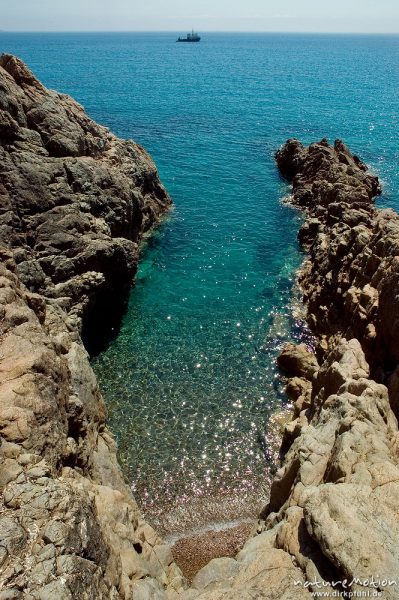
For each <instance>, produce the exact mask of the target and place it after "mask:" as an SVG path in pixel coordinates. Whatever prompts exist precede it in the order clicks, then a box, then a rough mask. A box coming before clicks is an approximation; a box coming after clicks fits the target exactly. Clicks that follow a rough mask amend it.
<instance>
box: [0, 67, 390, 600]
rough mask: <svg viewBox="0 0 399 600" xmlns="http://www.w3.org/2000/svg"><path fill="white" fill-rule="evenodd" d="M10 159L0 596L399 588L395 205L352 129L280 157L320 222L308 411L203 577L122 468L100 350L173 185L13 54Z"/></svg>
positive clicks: (1, 238) (2, 229)
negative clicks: (156, 524)
mask: <svg viewBox="0 0 399 600" xmlns="http://www.w3.org/2000/svg"><path fill="white" fill-rule="evenodd" d="M0 155H1V161H0V197H1V213H0V243H1V249H0V253H1V265H0V269H1V278H0V311H1V316H2V322H1V331H0V333H1V338H0V359H1V363H0V364H1V369H0V424H1V434H2V442H1V453H2V467H1V473H0V484H1V487H2V493H3V496H2V511H1V515H0V563H1V574H0V600H11V599H16V600H18V599H24V600H25V599H26V600H53V599H55V598H56V599H57V600H58V599H60V600H72V599H82V600H98V599H113V600H118V599H120V600H147V599H151V600H178V599H179V598H181V599H182V600H185V599H191V598H192V599H194V598H198V599H200V600H219V599H220V600H222V599H223V600H227V599H231V600H234V599H237V598H241V599H243V600H246V599H248V600H250V599H251V600H253V599H254V598H265V599H266V598H267V599H276V600H277V599H279V600H280V599H282V600H294V599H295V600H296V599H299V598H310V597H312V596H311V593H312V592H314V591H317V590H318V589H320V588H321V587H322V588H323V589H324V590H328V591H330V592H333V591H334V590H335V591H337V590H338V591H340V592H345V591H348V590H349V591H351V592H364V591H369V592H374V591H375V590H376V589H377V590H379V591H381V593H383V597H384V598H387V599H396V598H399V554H398V552H399V551H398V548H399V545H398V541H399V527H398V519H397V498H398V494H399V488H398V486H399V467H398V462H399V450H398V442H399V434H398V424H397V416H398V398H397V396H398V387H399V353H398V350H397V348H398V340H397V339H396V338H397V337H398V335H399V326H398V323H399V314H397V313H399V304H398V301H397V298H398V296H399V290H398V286H399V264H398V261H397V256H398V255H399V247H398V245H399V241H398V240H399V217H398V215H397V214H396V213H395V212H394V211H392V210H381V209H377V208H375V206H374V200H375V197H376V196H377V195H378V194H379V193H380V191H381V188H380V183H379V181H378V179H377V177H376V176H374V175H372V174H370V173H369V171H368V169H367V166H366V165H365V164H363V162H362V161H361V160H360V159H359V158H357V157H356V156H353V155H352V154H351V152H350V151H349V150H348V149H347V148H346V146H345V145H344V144H343V143H342V142H341V141H337V142H335V144H334V145H333V146H332V145H330V144H329V143H328V141H327V140H322V141H321V142H318V143H314V144H311V145H310V146H309V147H306V146H303V145H302V144H301V143H300V142H298V141H296V140H289V141H288V142H287V143H286V144H285V145H284V146H283V147H282V148H281V149H280V150H279V151H278V152H277V154H276V160H277V166H278V168H279V170H280V172H281V174H282V176H283V177H285V178H286V179H288V180H289V181H292V185H293V190H292V196H291V198H290V201H291V203H292V204H293V205H294V206H296V207H298V208H299V209H300V210H302V211H303V216H304V223H303V225H302V227H301V229H300V232H299V240H300V243H301V245H302V248H303V249H304V252H305V253H306V258H305V260H304V263H303V265H302V267H301V269H300V271H299V275H298V285H299V287H300V290H301V293H302V294H303V300H304V307H305V311H306V321H307V324H308V327H309V329H310V332H311V334H312V336H314V348H312V351H310V349H309V346H308V345H306V344H292V343H290V344H287V345H286V346H285V347H284V349H283V351H282V353H281V355H280V357H279V359H278V362H279V366H280V368H281V369H282V371H283V372H284V373H285V375H286V376H287V390H286V391H287V396H288V398H289V399H290V400H291V402H292V404H293V419H292V420H291V421H290V422H289V423H288V424H287V425H286V426H285V429H284V434H283V439H282V445H281V450H280V455H281V466H280V468H279V470H278V472H277V474H276V475H275V477H274V479H273V482H272V485H271V492H270V499H269V501H268V504H267V506H264V507H263V510H262V511H261V514H260V515H259V520H258V522H257V523H256V525H255V526H254V527H253V530H252V532H251V534H250V536H249V539H248V541H247V542H246V544H245V546H244V548H243V549H242V550H241V551H240V552H239V553H238V554H237V556H235V557H233V556H229V557H227V556H225V557H222V558H217V559H215V560H212V561H211V562H210V563H209V564H208V565H207V566H205V567H204V568H203V569H201V570H200V571H199V573H198V574H197V575H196V576H195V578H194V580H193V583H192V585H189V584H188V583H187V581H186V580H185V578H184V576H183V575H182V572H181V570H180V568H179V567H178V566H177V564H176V563H175V561H174V559H173V557H172V554H171V551H170V548H169V546H168V545H167V544H165V543H164V541H163V540H162V538H161V537H160V536H159V535H158V534H157V532H156V531H155V530H154V529H153V528H152V527H151V526H150V525H149V524H148V523H147V522H145V521H144V520H143V518H142V515H141V511H140V510H139V508H138V506H137V504H136V501H135V500H134V498H133V496H132V493H131V490H130V489H129V486H128V485H126V483H125V481H124V479H123V476H122V474H121V469H120V466H119V465H118V462H117V458H116V444H115V442H114V440H113V437H112V435H111V434H110V433H109V431H108V428H107V423H106V409H105V405H104V401H103V398H102V395H101V392H100V389H99V385H98V382H97V380H96V377H95V375H94V373H93V370H92V368H91V365H90V362H89V355H88V353H87V351H89V352H93V351H97V350H98V349H101V348H103V347H104V343H105V342H106V340H107V339H109V337H110V333H111V332H112V330H114V329H115V328H117V327H118V326H119V323H120V320H121V318H122V315H123V312H124V310H125V307H126V301H127V295H128V291H129V289H130V286H131V284H132V281H133V279H134V276H135V273H136V270H137V262H138V247H139V244H140V242H141V240H142V238H143V234H144V233H145V232H146V231H148V230H149V229H150V228H151V227H152V226H153V225H154V224H156V223H157V222H158V221H159V219H160V218H161V216H162V215H164V214H165V212H166V211H167V210H168V208H169V207H170V205H171V201H170V198H169V196H168V194H167V192H166V191H165V189H164V187H163V186H162V184H161V183H160V180H159V177H158V173H157V170H156V167H155V165H154V163H153V161H152V159H151V158H150V157H149V156H148V154H147V153H146V152H145V151H144V150H143V149H142V148H141V147H140V146H138V145H137V144H135V143H134V142H130V141H123V140H120V139H118V138H117V137H115V136H114V135H113V134H112V133H110V132H109V130H107V129H106V128H104V127H101V126H99V125H97V124H96V123H95V122H93V121H92V120H91V119H90V118H89V117H88V116H87V115H86V114H85V112H84V110H83V108H82V107H81V106H80V105H78V104H77V103H76V102H75V101H74V100H72V99H71V98H70V97H68V96H65V95H62V94H58V93H57V92H54V91H50V90H48V89H46V88H45V87H44V86H43V85H42V84H41V83H40V82H39V81H38V80H37V79H36V78H35V76H34V75H33V74H32V73H31V72H30V71H29V69H28V68H27V67H26V66H25V65H24V64H23V63H22V62H21V61H20V60H19V59H17V58H15V57H13V56H11V55H3V56H2V57H1V58H0ZM255 491H256V490H255ZM215 543H217V542H216V541H215Z"/></svg>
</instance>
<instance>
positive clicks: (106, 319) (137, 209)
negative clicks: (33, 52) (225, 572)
mask: <svg viewBox="0 0 399 600" xmlns="http://www.w3.org/2000/svg"><path fill="white" fill-rule="evenodd" d="M169 205H170V199H169V197H168V195H167V194H166V192H165V190H164V188H163V187H162V185H161V184H160V182H159V179H158V175H157V172H156V169H155V166H154V163H153V162H152V160H151V158H150V157H149V156H148V155H147V154H146V152H145V151H144V150H143V149H142V148H140V147H139V146H138V145H137V144H135V143H133V142H125V141H122V140H119V139H118V138H116V137H115V136H113V135H112V134H111V133H110V132H109V131H108V130H107V129H106V128H104V127H100V126H99V125H97V124H96V123H94V122H93V121H92V120H91V119H90V118H89V117H88V116H87V115H86V114H85V112H84V111H83V109H82V108H81V107H80V106H79V105H78V104H77V103H76V102H74V101H73V100H72V99H71V98H69V97H68V96H65V95H61V94H57V93H56V92H53V91H49V90H47V89H46V88H45V87H43V85H41V84H40V83H39V82H38V81H37V79H36V78H35V77H34V76H33V75H32V73H31V72H30V71H29V70H28V69H27V68H26V67H25V65H24V64H23V63H21V62H20V61H19V60H18V59H16V58H14V57H12V56H2V57H1V59H0V210H1V212H0V256H1V266H0V271H1V273H0V313H1V325H0V327H1V331H0V361H1V362H0V427H1V435H2V442H1V449H0V450H1V456H2V458H1V461H2V467H1V472H0V485H1V490H2V508H1V516H0V563H1V574H0V598H1V600H6V599H7V600H9V599H10V600H11V599H19V598H23V599H24V600H25V599H26V600H39V599H40V600H72V599H73V600H78V599H79V600H80V599H82V600H89V599H90V600H100V599H102V598H104V599H105V598H106V599H110V598H112V599H113V600H119V599H124V600H127V599H130V598H132V597H133V595H134V598H135V599H138V600H140V599H141V598H149V597H153V596H151V594H153V595H154V594H156V593H157V591H158V592H159V594H160V595H164V592H163V590H166V589H169V590H181V589H182V582H183V580H182V576H181V573H180V571H179V569H178V568H177V566H176V565H175V564H174V562H173V561H172V557H171V553H170V551H169V548H168V547H167V546H166V545H165V544H163V542H162V540H161V539H160V538H159V537H158V536H157V534H156V533H155V532H154V531H153V529H152V528H151V527H150V526H149V525H148V524H146V523H145V522H144V521H143V520H142V518H141V515H140V513H139V511H138V508H137V505H136V503H135V501H134V499H133V498H132V495H131V493H130V490H129V489H128V488H127V487H126V485H125V484H124V482H123V479H122V476H121V473H120V469H119V466H118V464H117V460H116V448H115V444H114V442H113V439H112V437H111V436H110V434H109V433H108V431H107V428H106V425H105V407H104V402H103V400H102V398H101V394H100V391H99V389H98V385H97V382H96V379H95V377H94V374H93V372H92V370H91V367H90V364H89V360H88V354H87V352H86V350H85V348H84V346H83V344H82V337H83V339H84V341H85V343H86V345H87V347H90V348H91V347H95V346H96V345H97V344H98V343H99V342H100V341H101V339H100V338H98V337H97V338H96V337H94V336H95V335H96V333H98V329H99V328H98V326H96V324H97V323H99V322H100V321H101V328H102V332H104V331H106V328H107V325H108V326H109V327H111V326H113V325H114V324H115V323H116V321H117V317H118V315H119V314H120V311H121V307H122V305H123V301H124V299H125V297H126V292H127V290H128V289H129V287H130V285H131V282H132V279H133V276H134V272H135V268H136V263H137V256H138V249H137V248H138V242H139V240H140V238H141V236H142V234H143V232H144V231H145V230H147V229H148V228H149V227H150V226H151V225H152V224H153V223H154V222H156V221H157V219H158V217H159V216H160V215H161V214H162V213H163V212H164V211H165V210H166V209H167V208H168V206H169ZM104 326H105V330H104Z"/></svg>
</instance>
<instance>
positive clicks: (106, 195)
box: [0, 55, 170, 349]
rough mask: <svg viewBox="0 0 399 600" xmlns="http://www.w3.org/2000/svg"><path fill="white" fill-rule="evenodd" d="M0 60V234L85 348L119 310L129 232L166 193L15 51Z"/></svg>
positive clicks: (131, 266) (128, 148)
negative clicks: (31, 68)
mask: <svg viewBox="0 0 399 600" xmlns="http://www.w3.org/2000/svg"><path fill="white" fill-rule="evenodd" d="M0 69H1V70H0V74H1V75H0V76H1V78H0V136H1V146H0V152H1V155H0V195H1V221H0V241H1V242H2V243H3V244H6V245H7V246H8V247H9V248H11V249H12V250H13V253H14V259H15V262H16V265H17V267H16V268H17V271H16V272H17V275H18V277H19V279H20V280H21V282H22V283H23V284H25V286H26V287H27V288H28V289H29V291H30V292H33V293H36V294H40V295H42V296H45V297H46V298H48V299H49V300H54V302H55V303H56V304H57V306H60V307H61V308H62V309H63V310H64V311H65V312H66V314H67V315H68V323H69V324H70V325H71V327H75V328H77V329H78V330H80V331H81V333H82V337H83V340H84V342H85V343H86V346H88V347H90V349H91V348H92V347H94V348H95V346H96V343H98V342H100V341H101V340H100V339H98V337H96V336H98V335H99V334H101V335H104V336H105V337H107V335H108V329H109V328H110V327H112V326H113V325H114V324H115V323H116V321H117V318H118V316H119V315H120V310H121V307H122V304H123V301H124V300H125V298H126V293H127V291H128V289H129V287H130V285H131V281H132V278H133V275H134V272H135V269H136V263H137V255H138V252H137V242H138V241H139V239H140V236H141V235H142V233H143V232H144V231H146V230H147V229H148V228H149V227H150V226H151V225H152V224H153V223H154V222H155V221H156V220H157V219H158V217H159V216H160V215H161V214H162V213H163V212H164V211H165V210H166V209H167V208H168V206H169V205H170V198H169V197H168V195H167V193H166V191H165V189H164V188H163V187H162V185H161V183H160V181H159V178H158V175H157V172H156V168H155V165H154V163H153V161H152V160H151V158H150V157H149V156H148V154H147V153H146V152H145V151H144V150H143V149H142V148H141V147H140V146H138V145H137V144H135V143H133V142H128V141H124V140H120V139H118V138H117V137H115V136H114V135H112V134H111V133H110V132H109V131H108V130H107V129H106V128H105V127H101V126H100V125H97V124H96V123H94V121H92V120H91V119H90V118H89V117H88V116H87V115H86V114H85V112H84V110H83V108H82V107H81V106H79V105H78V104H77V103H76V102H75V101H74V100H72V99H71V98H69V97H68V96H66V95H63V94H58V93H57V92H53V91H50V90H47V89H46V88H45V87H44V86H43V85H42V84H41V83H40V82H39V81H37V79H35V77H34V76H33V75H32V73H30V71H29V70H28V69H27V68H26V66H25V65H24V64H23V63H21V62H20V61H19V60H17V59H16V58H14V57H11V56H7V55H3V56H2V57H1V58H0ZM98 325H101V326H98Z"/></svg>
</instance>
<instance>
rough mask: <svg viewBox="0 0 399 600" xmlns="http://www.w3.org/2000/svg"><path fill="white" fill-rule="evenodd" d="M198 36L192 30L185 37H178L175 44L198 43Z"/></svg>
mask: <svg viewBox="0 0 399 600" xmlns="http://www.w3.org/2000/svg"><path fill="white" fill-rule="evenodd" d="M200 39H201V38H200V36H199V35H198V33H196V32H195V31H194V29H193V30H192V31H191V33H188V34H187V36H186V37H185V38H184V37H179V38H178V39H177V40H176V42H199V41H200Z"/></svg>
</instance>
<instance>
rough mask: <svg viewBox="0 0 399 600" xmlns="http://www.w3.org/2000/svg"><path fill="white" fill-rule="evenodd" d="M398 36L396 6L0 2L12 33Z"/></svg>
mask: <svg viewBox="0 0 399 600" xmlns="http://www.w3.org/2000/svg"><path fill="white" fill-rule="evenodd" d="M191 27H194V28H195V29H198V30H200V31H311V32H374V33H398V32H399V1H398V0H334V1H331V0H280V1H273V2H272V1H271V0H0V29H3V30H17V31H21V30H24V31H47V30H50V31H66V30H72V31H78V30H83V31H90V30H112V31H115V30H116V31H119V30H120V31H123V30H124V31H126V30H128V31H136V30H137V31H140V30H141V31H146V30H147V31H158V30H166V31H167V30H171V31H180V30H182V31H186V29H188V28H191Z"/></svg>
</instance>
